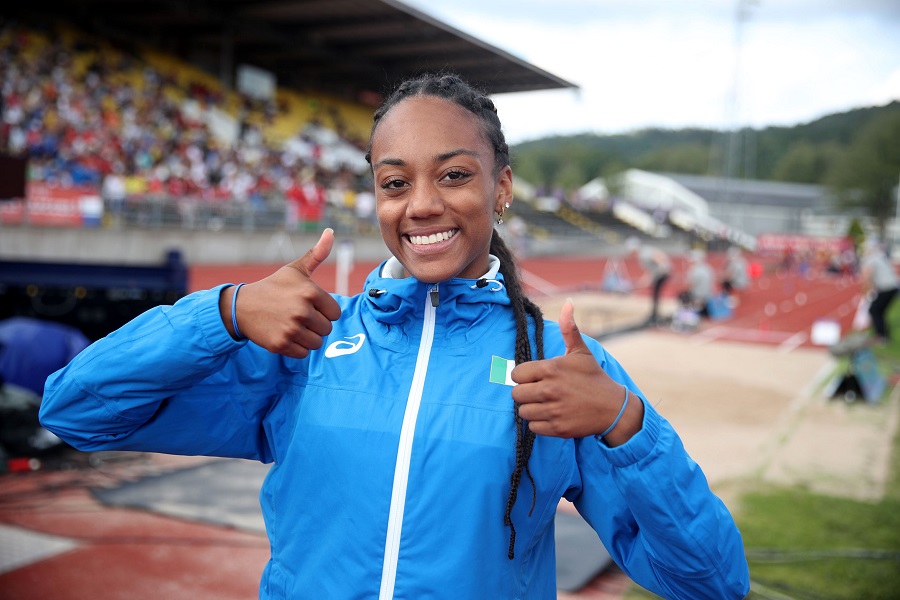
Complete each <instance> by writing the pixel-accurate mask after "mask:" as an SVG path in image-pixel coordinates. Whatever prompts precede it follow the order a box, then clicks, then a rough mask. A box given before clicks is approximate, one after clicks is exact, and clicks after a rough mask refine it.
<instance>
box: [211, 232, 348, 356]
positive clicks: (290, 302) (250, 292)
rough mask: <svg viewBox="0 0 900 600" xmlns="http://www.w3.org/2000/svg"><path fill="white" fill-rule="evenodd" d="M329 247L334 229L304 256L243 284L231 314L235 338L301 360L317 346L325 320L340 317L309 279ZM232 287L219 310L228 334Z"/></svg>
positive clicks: (324, 331) (335, 306) (325, 327)
mask: <svg viewBox="0 0 900 600" xmlns="http://www.w3.org/2000/svg"><path fill="white" fill-rule="evenodd" d="M333 246H334V231H332V230H331V229H326V230H325V231H323V232H322V237H320V238H319V241H318V242H317V243H316V245H315V246H313V247H312V248H311V249H310V250H309V251H308V252H307V253H306V254H304V255H303V256H301V257H300V258H298V259H297V260H295V261H293V262H291V263H288V264H286V265H285V266H283V267H281V268H280V269H278V270H277V271H275V272H274V273H272V274H271V275H269V276H268V277H266V278H265V279H260V280H259V281H256V282H254V283H248V284H246V285H245V286H244V287H242V288H241V291H240V293H239V294H238V298H237V304H236V306H235V313H236V315H237V322H238V328H239V329H240V331H241V334H242V335H243V336H244V337H246V338H248V339H249V340H250V341H252V342H254V343H255V344H257V345H259V346H262V347H263V348H265V349H266V350H269V351H270V352H276V353H278V354H283V355H285V356H290V357H293V358H306V356H308V355H309V352H310V350H316V349H318V348H320V347H321V346H322V338H323V336H326V335H328V334H329V333H331V322H332V321H337V320H338V319H339V318H340V317H341V309H340V306H338V303H337V301H336V300H335V299H334V298H333V297H332V296H331V295H330V294H329V293H328V292H326V291H325V290H323V289H322V288H321V287H319V285H318V284H316V283H315V282H314V281H313V280H312V279H311V276H312V274H313V272H314V271H315V270H316V268H318V266H319V265H320V264H322V263H323V262H324V261H325V259H326V258H328V255H329V254H331V249H332V247H333ZM233 294H234V287H230V288H226V289H225V290H223V292H222V295H221V297H220V299H219V312H220V313H221V315H222V321H223V322H224V323H225V327H226V328H227V329H228V331H229V333H231V334H232V336H234V330H233V327H232V324H231V298H232V295H233Z"/></svg>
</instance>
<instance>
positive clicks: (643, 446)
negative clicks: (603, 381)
mask: <svg viewBox="0 0 900 600" xmlns="http://www.w3.org/2000/svg"><path fill="white" fill-rule="evenodd" d="M631 394H632V396H634V397H636V398H640V400H641V402H642V403H643V404H644V419H643V422H642V423H641V429H640V431H638V432H637V433H635V434H634V435H633V436H632V438H631V439H630V440H628V441H627V442H625V443H624V444H622V445H621V446H616V447H615V448H610V447H609V446H607V445H606V444H605V443H604V442H603V441H602V440H595V441H594V443H596V444H597V445H598V446H599V447H600V451H601V452H602V453H603V454H604V455H605V456H606V457H607V459H608V460H609V462H610V464H612V466H614V467H628V466H630V465H633V464H635V463H637V462H639V461H641V460H643V459H644V458H646V457H647V456H649V455H650V454H651V453H652V452H653V449H654V448H655V447H656V444H657V442H658V441H659V435H660V430H661V425H660V420H661V417H660V416H659V413H658V412H656V410H654V409H653V407H652V406H651V405H650V403H648V402H647V401H646V400H644V398H643V397H642V396H639V395H638V394H637V393H635V392H634V390H631Z"/></svg>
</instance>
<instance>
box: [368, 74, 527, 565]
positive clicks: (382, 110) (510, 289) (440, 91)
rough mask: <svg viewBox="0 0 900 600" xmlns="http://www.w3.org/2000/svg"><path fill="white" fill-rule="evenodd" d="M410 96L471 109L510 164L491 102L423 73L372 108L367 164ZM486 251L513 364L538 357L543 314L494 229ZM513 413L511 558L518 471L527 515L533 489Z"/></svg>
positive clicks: (520, 426) (522, 425) (449, 78)
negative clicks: (385, 123) (510, 334)
mask: <svg viewBox="0 0 900 600" xmlns="http://www.w3.org/2000/svg"><path fill="white" fill-rule="evenodd" d="M414 96H434V97H437V98H442V99H444V100H448V101H450V102H454V103H456V104H458V105H459V106H461V107H463V108H465V109H466V110H468V111H469V112H471V113H472V114H474V115H475V116H476V117H478V119H479V120H480V121H481V124H482V130H483V131H484V135H485V137H486V138H487V140H488V143H489V144H490V145H491V147H492V148H493V149H494V170H495V174H496V173H499V172H500V170H501V169H503V167H505V166H507V165H508V164H509V145H508V144H507V143H506V138H505V137H504V135H503V128H502V126H501V124H500V118H499V117H498V116H497V109H496V108H495V107H494V102H493V101H492V100H491V99H490V98H488V97H487V96H486V95H485V94H483V93H481V92H480V91H478V90H476V89H475V88H474V87H472V86H471V85H469V84H468V83H466V82H465V81H463V80H462V79H460V78H459V77H458V76H456V75H453V74H424V75H421V76H419V77H416V78H414V79H409V80H407V81H404V82H403V83H401V84H400V85H399V86H398V87H397V88H396V89H395V90H394V91H393V93H391V94H390V95H389V96H388V97H387V98H386V99H385V101H384V103H383V104H382V105H381V106H380V107H379V108H378V109H377V110H376V111H375V114H374V117H373V123H372V134H371V135H370V136H369V146H368V148H366V161H368V162H369V164H370V165H371V164H372V138H373V137H374V135H375V130H376V129H377V128H378V124H379V123H380V121H381V118H382V117H384V115H386V114H387V113H388V111H390V110H391V109H392V108H393V107H394V106H396V105H397V104H399V103H400V102H402V101H403V100H405V99H407V98H411V97H414ZM490 252H491V254H493V255H494V256H496V257H497V258H498V259H499V260H500V272H501V273H502V274H503V280H504V282H505V284H506V290H507V293H508V295H509V299H510V302H511V304H512V309H513V317H514V319H515V323H516V346H515V361H516V364H521V363H523V362H528V361H530V360H534V358H535V356H536V357H537V360H541V359H543V358H544V318H543V314H542V313H541V309H540V308H539V307H538V306H537V305H536V304H535V303H534V302H532V301H531V300H530V299H529V298H528V297H527V296H526V295H525V292H524V290H523V288H522V282H521V277H520V276H519V272H518V267H517V265H516V262H515V257H514V256H513V254H512V252H510V250H509V248H508V247H507V245H506V244H505V243H504V242H503V240H502V239H501V238H500V235H499V234H498V233H497V231H496V230H495V231H494V232H493V234H492V236H491V245H490ZM529 316H530V317H531V321H532V323H533V324H534V351H533V350H532V344H531V339H530V336H529V319H528V317H529ZM513 413H514V416H515V421H514V425H515V429H516V461H515V467H514V469H513V472H512V474H511V475H510V490H509V496H508V498H507V500H506V511H505V513H504V515H503V522H504V524H505V525H508V526H509V528H510V534H509V550H508V553H507V556H508V557H509V558H510V559H512V558H514V557H515V544H516V528H515V525H514V524H513V522H512V509H513V506H514V505H515V503H516V498H517V497H518V494H519V487H520V484H521V482H522V475H523V473H524V474H525V476H526V477H527V478H528V481H529V482H530V483H531V509H530V510H529V513H528V514H529V516H531V513H532V511H533V510H534V505H535V502H536V499H537V488H536V486H535V484H534V479H533V478H532V476H531V470H530V469H529V467H528V461H529V458H530V457H531V450H532V448H533V447H534V438H535V436H534V433H532V432H531V430H530V429H529V428H528V423H526V422H525V421H524V420H523V419H522V418H521V417H520V416H519V407H518V405H514V410H513Z"/></svg>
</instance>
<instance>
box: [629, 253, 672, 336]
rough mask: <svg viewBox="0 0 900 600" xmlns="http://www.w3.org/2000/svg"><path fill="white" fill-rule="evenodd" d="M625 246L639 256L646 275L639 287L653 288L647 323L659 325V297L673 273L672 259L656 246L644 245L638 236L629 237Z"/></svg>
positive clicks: (640, 281) (639, 282)
mask: <svg viewBox="0 0 900 600" xmlns="http://www.w3.org/2000/svg"><path fill="white" fill-rule="evenodd" d="M625 247H626V248H627V249H628V251H629V253H630V254H632V255H635V256H637V259H638V262H639V263H640V265H641V269H643V271H644V275H643V277H642V278H641V279H640V280H639V281H638V283H637V287H641V288H643V287H645V286H650V288H651V290H652V298H653V303H652V305H651V308H650V317H649V318H648V319H647V324H648V325H651V326H653V325H658V324H659V323H660V318H659V299H660V297H662V292H663V287H664V286H665V285H666V282H667V281H668V280H669V276H670V275H671V273H672V261H671V260H670V259H669V257H668V256H667V255H666V253H665V252H663V251H662V250H660V249H659V248H656V247H654V246H648V245H646V244H643V245H642V244H641V241H640V240H639V239H638V238H636V237H630V238H628V239H627V240H626V241H625Z"/></svg>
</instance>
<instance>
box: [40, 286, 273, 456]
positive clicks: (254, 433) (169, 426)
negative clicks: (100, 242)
mask: <svg viewBox="0 0 900 600" xmlns="http://www.w3.org/2000/svg"><path fill="white" fill-rule="evenodd" d="M222 287H224V286H220V287H217V288H214V289H211V290H206V291H203V292H196V293H193V294H190V295H188V296H185V297H184V298H182V299H180V300H179V301H178V302H177V303H175V305H173V306H159V307H156V308H153V309H151V310H149V311H147V312H145V313H144V314H142V315H140V316H139V317H137V318H135V319H134V320H133V321H131V322H129V323H127V324H126V325H124V326H123V327H121V328H120V329H118V330H116V331H114V332H113V333H111V334H110V335H108V336H106V337H105V338H102V339H100V340H98V341H96V342H94V343H93V344H92V345H91V346H89V347H88V348H87V349H85V350H84V351H82V352H81V353H80V354H79V355H78V356H76V357H75V358H74V359H73V360H72V361H71V362H70V363H69V364H68V365H67V366H66V367H64V368H62V369H60V370H59V371H57V372H56V373H54V374H52V375H51V376H50V377H49V378H48V379H47V383H46V386H45V391H44V397H43V401H42V403H41V411H40V420H41V424H42V425H43V426H44V427H46V428H47V429H49V430H50V431H52V432H53V433H55V434H57V435H58V436H59V437H60V438H62V439H63V440H65V441H66V442H68V443H69V444H71V445H72V446H74V447H75V448H78V449H80V450H85V451H96V450H138V451H148V452H164V453H168V454H185V455H209V456H226V457H237V458H252V459H257V460H262V461H264V462H270V461H271V460H272V453H271V449H270V447H269V444H268V443H267V441H266V435H265V428H264V423H263V421H264V419H265V416H266V414H267V412H268V411H269V409H270V407H271V405H272V403H273V402H274V399H275V397H276V389H277V387H278V381H279V375H278V372H279V364H280V357H278V356H277V355H273V354H270V353H268V352H266V351H265V350H264V349H262V348H260V347H258V346H256V345H254V344H250V343H247V342H236V341H234V339H232V337H231V336H230V335H229V333H228V331H227V330H226V329H225V326H224V324H223V323H222V319H221V317H220V315H219V308H218V305H219V293H220V291H221V289H222Z"/></svg>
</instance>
